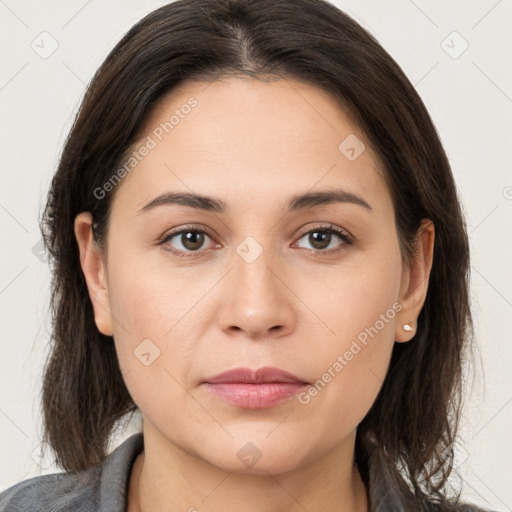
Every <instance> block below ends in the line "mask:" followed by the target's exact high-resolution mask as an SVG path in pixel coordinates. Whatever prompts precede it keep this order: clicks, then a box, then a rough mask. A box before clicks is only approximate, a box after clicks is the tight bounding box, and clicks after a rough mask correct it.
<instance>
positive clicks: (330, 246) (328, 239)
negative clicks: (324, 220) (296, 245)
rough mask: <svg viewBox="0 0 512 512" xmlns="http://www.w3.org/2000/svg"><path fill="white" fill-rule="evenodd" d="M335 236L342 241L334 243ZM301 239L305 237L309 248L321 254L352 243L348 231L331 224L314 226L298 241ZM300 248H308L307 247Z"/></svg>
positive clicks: (337, 249)
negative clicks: (309, 245)
mask: <svg viewBox="0 0 512 512" xmlns="http://www.w3.org/2000/svg"><path fill="white" fill-rule="evenodd" d="M336 238H337V239H338V240H341V241H342V243H341V244H339V243H338V244H337V245H336ZM302 239H305V240H306V242H307V243H309V244H311V246H312V248H311V250H313V251H316V252H319V253H322V254H332V253H335V252H338V251H341V250H343V248H344V246H346V245H352V244H353V240H352V238H351V236H350V235H349V234H348V233H346V232H345V231H343V230H342V229H340V228H337V227H335V226H333V225H332V224H329V225H327V226H325V225H324V226H317V227H314V228H313V229H310V230H309V231H307V232H306V233H304V235H303V236H301V238H300V239H299V241H300V240H302ZM301 248H305V249H308V247H301Z"/></svg>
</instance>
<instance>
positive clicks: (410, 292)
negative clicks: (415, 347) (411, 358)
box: [395, 219, 435, 343]
mask: <svg viewBox="0 0 512 512" xmlns="http://www.w3.org/2000/svg"><path fill="white" fill-rule="evenodd" d="M434 237H435V230H434V223H433V222H432V221H431V220H430V219H423V220H422V221H421V225H420V228H419V229H418V234H417V236H416V250H415V251H414V255H413V257H412V259H411V262H410V265H409V266H408V267H407V266H406V267H405V268H404V271H403V273H402V283H401V286H400V299H399V302H400V304H401V305H402V309H401V310H400V312H399V313H398V315H397V323H396V329H395V341H397V342H399V343H403V342H406V341H409V340H410V339H411V338H413V337H414V336H415V334H416V326H417V319H418V316H419V314H420V312H421V309H422V308H423V304H424V303H425V299H426V297H427V290H428V280H429V277H430V270H431V268H432V260H433V256H434ZM404 324H408V325H410V326H411V327H412V329H411V330H409V331H406V330H405V329H404V327H403V325H404Z"/></svg>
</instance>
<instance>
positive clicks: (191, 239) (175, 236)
mask: <svg viewBox="0 0 512 512" xmlns="http://www.w3.org/2000/svg"><path fill="white" fill-rule="evenodd" d="M207 239H210V240H211V241H212V245H214V244H213V240H212V238H211V237H210V236H209V235H208V234H207V233H206V231H205V230H203V229H190V228H189V229H181V230H180V231H175V232H174V233H170V234H169V235H167V236H166V237H165V238H164V239H163V240H162V242H161V243H162V244H163V245H167V246H168V247H169V250H170V251H171V252H174V253H176V254H177V255H178V256H184V257H185V256H187V253H193V252H200V249H203V248H204V245H205V242H206V240H207Z"/></svg>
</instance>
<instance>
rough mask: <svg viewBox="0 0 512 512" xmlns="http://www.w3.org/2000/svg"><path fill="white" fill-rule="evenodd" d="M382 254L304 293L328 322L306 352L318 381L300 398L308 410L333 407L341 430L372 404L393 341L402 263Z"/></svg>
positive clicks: (331, 409)
mask: <svg viewBox="0 0 512 512" xmlns="http://www.w3.org/2000/svg"><path fill="white" fill-rule="evenodd" d="M375 255H377V252H375ZM380 255H381V257H379V258H377V257H375V258H370V257H369V258H367V259H366V260H365V261H364V262H363V261H361V262H359V263H358V264H357V265H355V264H354V265H353V266H350V268H349V267H348V266H347V267H345V268H344V269H343V270H342V271H339V272H338V271H337V272H336V274H335V275H334V274H333V275H332V276H330V277H331V278H330V279H326V280H325V283H326V286H324V287H323V288H322V290H323V293H317V294H313V295H312V294H311V292H309V294H308V297H309V299H310V300H309V302H308V306H310V308H311V310H313V311H314V312H315V313H316V314H317V316H318V317H319V318H321V319H322V320H323V322H324V323H325V325H326V327H325V328H324V329H323V331H322V332H323V335H322V336H321V337H320V336H318V338H319V339H321V340H322V342H318V343H316V344H315V350H314V352H310V355H311V359H310V361H315V363H314V366H315V369H316V377H317V380H316V381H315V382H314V384H313V386H311V387H310V388H309V389H308V390H307V392H305V393H304V394H303V396H302V397H299V401H301V403H303V404H304V405H306V407H312V409H311V410H313V409H314V408H316V407H318V408H322V409H325V410H330V411H334V412H333V415H332V418H331V421H334V422H336V424H337V428H340V429H342V430H350V429H351V428H353V427H354V424H357V423H359V422H360V421H361V420H362V419H363V418H364V416H365V415H366V413H367V412H368V410H369V409H370V407H371V405H372V404H373V402H374V400H375V398H376V396H377V394H378V392H379V390H380V387H381V385H382V383H383V381H384V378H385V375H386V372H387V368H388V365H389V361H390V357H391V352H392V349H393V346H394V334H395V322H396V315H397V313H398V312H399V311H400V309H401V305H400V304H399V302H398V298H399V287H400V276H401V264H400V259H399V256H398V255H397V254H394V253H393V254H390V255H389V257H387V258H382V252H380ZM370 256H371V254H370ZM310 289H311V288H310ZM327 297H328V300H327Z"/></svg>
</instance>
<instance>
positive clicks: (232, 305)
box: [217, 250, 300, 339]
mask: <svg viewBox="0 0 512 512" xmlns="http://www.w3.org/2000/svg"><path fill="white" fill-rule="evenodd" d="M269 253H270V250H264V251H263V252H262V253H261V254H260V255H259V257H258V258H257V259H256V260H255V261H252V262H248V261H246V260H244V259H243V258H242V257H240V256H239V255H238V254H237V253H236V252H235V253H234V254H233V267H234V268H233V269H232V270H231V272H229V274H228V276H226V281H225V286H224V287H223V290H222V299H221V302H220V304H221V305H220V311H219V312H218V317H217V318H218V322H219V324H220V328H221V329H222V330H223V331H224V332H226V333H228V334H229V335H231V336H232V335H236V334H237V333H238V335H241V336H244V335H245V336H246V337H250V338H251V339H267V338H269V337H271V338H274V337H283V336H286V335H288V334H290V333H291V332H293V331H294V329H295V325H296V321H297V315H296V311H295V306H294V304H297V303H298V302H300V301H298V299H297V298H296V297H295V295H294V293H293V290H292V288H293V287H292V286H291V283H290V282H289V281H290V280H291V275H290V272H289V271H288V272H286V271H285V267H284V264H280V263H279V262H278V261H277V258H272V257H271V255H270V254H269Z"/></svg>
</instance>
